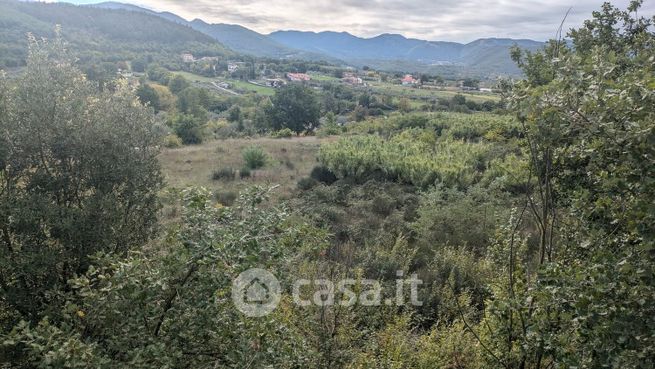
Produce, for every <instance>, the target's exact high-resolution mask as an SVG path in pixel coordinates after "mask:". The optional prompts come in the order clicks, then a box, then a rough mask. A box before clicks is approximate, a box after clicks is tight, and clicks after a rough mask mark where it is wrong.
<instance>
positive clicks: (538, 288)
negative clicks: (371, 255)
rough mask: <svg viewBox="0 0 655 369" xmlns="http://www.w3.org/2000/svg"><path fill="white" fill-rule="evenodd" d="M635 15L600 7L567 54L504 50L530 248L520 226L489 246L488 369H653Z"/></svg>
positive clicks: (644, 37)
mask: <svg viewBox="0 0 655 369" xmlns="http://www.w3.org/2000/svg"><path fill="white" fill-rule="evenodd" d="M640 6H641V1H633V2H631V3H630V5H629V7H628V9H627V10H625V11H623V10H620V9H617V8H615V7H613V6H612V5H610V4H609V3H605V4H604V5H603V7H602V9H601V11H597V12H594V13H593V18H592V19H591V20H588V21H586V22H585V24H584V26H583V27H582V28H580V29H578V30H574V31H572V32H571V33H570V34H569V38H570V40H571V42H570V43H568V42H564V41H562V40H553V41H551V42H549V43H548V44H547V46H546V48H545V49H544V50H542V51H539V52H536V53H529V52H521V51H520V50H516V51H514V52H513V58H514V59H515V60H516V61H517V62H518V64H519V66H521V68H522V69H523V71H524V73H525V75H526V77H527V78H526V80H524V81H521V82H519V83H517V84H516V85H515V86H514V88H513V91H512V94H511V98H510V108H511V109H512V110H513V111H514V112H515V113H516V114H517V118H518V120H519V122H520V123H521V125H522V127H523V132H522V134H523V136H524V137H526V141H525V148H526V150H527V152H528V154H529V157H530V165H531V167H530V173H531V174H532V175H531V178H530V180H529V181H528V183H529V184H530V188H529V189H530V191H529V193H528V196H527V197H526V199H525V204H524V205H523V209H525V210H524V212H525V213H526V214H530V215H531V218H532V219H531V220H532V223H531V224H530V225H529V226H530V227H535V225H536V228H537V242H536V245H535V246H534V251H533V252H530V250H529V249H528V248H527V247H526V246H527V241H526V240H523V239H522V237H521V235H520V234H517V232H516V229H517V228H518V226H519V225H520V224H521V222H522V220H523V217H522V216H518V217H517V218H516V219H515V221H514V222H513V223H514V224H512V225H511V227H509V228H508V229H507V230H506V231H505V232H504V233H505V237H504V238H503V240H501V241H500V242H499V243H498V245H497V247H496V249H497V251H499V254H500V255H501V257H499V258H498V263H497V267H498V270H502V271H503V273H502V274H501V275H500V276H499V281H501V283H499V284H498V285H497V287H499V288H494V297H493V301H494V302H493V303H492V304H490V305H489V306H488V307H487V310H488V311H487V312H486V313H485V314H484V315H485V316H486V317H487V318H485V319H484V322H483V323H481V325H480V326H481V327H490V328H481V331H483V332H487V333H486V334H485V336H486V338H484V339H482V340H481V342H482V346H483V347H485V350H486V352H487V354H488V355H487V356H488V359H489V361H490V362H493V363H494V365H495V366H503V367H505V368H526V367H531V368H544V367H587V368H600V367H616V368H618V367H630V368H650V367H652V360H651V359H650V358H652V357H653V356H654V355H655V336H653V334H652V329H653V327H654V326H655V277H654V274H653V265H654V264H655V253H653V250H655V231H654V230H655V215H654V214H655V211H654V210H655V208H654V207H653V204H655V146H654V145H653V144H652V142H655V125H653V121H655V93H654V86H655V63H654V60H655V51H654V50H655V48H654V47H653V46H654V45H655V33H654V32H653V29H652V26H653V20H651V19H647V18H643V17H639V16H638V12H637V11H638V9H639V7H640ZM525 260H527V261H525ZM522 261H525V262H522Z"/></svg>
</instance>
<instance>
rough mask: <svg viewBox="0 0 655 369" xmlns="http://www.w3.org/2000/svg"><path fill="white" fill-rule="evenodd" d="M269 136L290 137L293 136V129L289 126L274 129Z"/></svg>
mask: <svg viewBox="0 0 655 369" xmlns="http://www.w3.org/2000/svg"><path fill="white" fill-rule="evenodd" d="M271 137H273V138H290V137H293V131H292V130H291V129H289V128H282V129H281V130H279V131H275V132H273V133H271Z"/></svg>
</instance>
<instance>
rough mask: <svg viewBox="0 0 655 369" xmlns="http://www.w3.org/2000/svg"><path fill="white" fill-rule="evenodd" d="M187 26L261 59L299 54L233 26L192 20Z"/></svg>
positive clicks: (254, 33) (243, 28)
mask: <svg viewBox="0 0 655 369" xmlns="http://www.w3.org/2000/svg"><path fill="white" fill-rule="evenodd" d="M189 25H190V26H191V27H192V28H193V29H195V30H197V31H200V32H202V33H204V34H206V35H208V36H211V37H213V38H214V39H216V40H218V41H219V42H220V43H222V44H223V45H225V46H227V47H229V48H231V49H233V50H237V51H238V52H241V53H245V54H250V55H254V56H261V57H272V58H280V57H287V56H290V55H294V54H298V53H300V51H299V50H294V49H292V48H290V47H287V46H284V45H282V44H280V43H278V42H277V41H275V40H273V39H271V38H270V37H267V36H264V35H262V34H259V33H257V32H255V31H252V30H249V29H248V28H245V27H242V26H239V25H235V24H208V23H205V22H203V21H202V20H200V19H194V20H193V21H192V22H190V23H189Z"/></svg>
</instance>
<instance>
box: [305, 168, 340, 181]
mask: <svg viewBox="0 0 655 369" xmlns="http://www.w3.org/2000/svg"><path fill="white" fill-rule="evenodd" d="M309 176H310V177H311V178H313V179H315V180H316V181H318V182H321V183H325V184H327V185H331V184H332V183H334V182H336V181H337V176H335V175H334V173H332V171H330V169H328V168H327V167H325V166H323V165H318V166H315V167H314V169H312V172H311V174H310V175H309Z"/></svg>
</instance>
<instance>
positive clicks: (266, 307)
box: [232, 268, 281, 318]
mask: <svg viewBox="0 0 655 369" xmlns="http://www.w3.org/2000/svg"><path fill="white" fill-rule="evenodd" d="M280 294H281V287H280V282H279V281H278V280H277V278H275V276H274V275H273V274H271V273H270V272H269V271H266V270H264V269H259V268H254V269H248V270H246V271H244V272H242V273H241V274H239V276H238V277H237V278H236V279H235V280H234V281H233V282H232V300H233V301H234V306H235V307H236V308H237V309H239V311H241V312H242V313H243V314H244V315H246V316H249V317H254V318H258V317H262V316H265V315H268V314H270V313H271V312H273V310H275V308H277V305H278V304H279V303H280Z"/></svg>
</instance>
